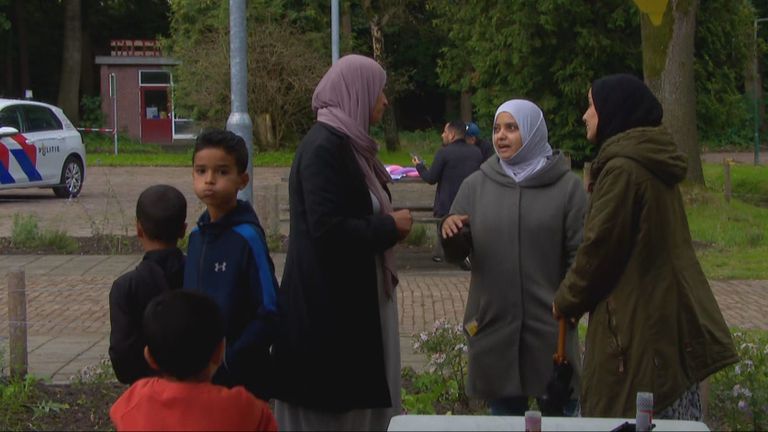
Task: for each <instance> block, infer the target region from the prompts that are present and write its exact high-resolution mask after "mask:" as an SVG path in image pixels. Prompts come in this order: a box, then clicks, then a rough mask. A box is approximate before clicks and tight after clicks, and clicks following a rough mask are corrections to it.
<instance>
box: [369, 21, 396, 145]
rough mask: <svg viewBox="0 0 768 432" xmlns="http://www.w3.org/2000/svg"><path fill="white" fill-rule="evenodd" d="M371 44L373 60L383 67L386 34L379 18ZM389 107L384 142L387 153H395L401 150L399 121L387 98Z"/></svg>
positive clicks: (391, 99)
mask: <svg viewBox="0 0 768 432" xmlns="http://www.w3.org/2000/svg"><path fill="white" fill-rule="evenodd" d="M370 27H371V38H372V40H371V42H372V44H373V59H374V60H376V61H377V62H378V63H379V64H380V65H382V66H383V67H385V69H386V66H385V65H384V61H383V59H384V34H383V33H382V31H381V23H380V20H379V17H378V16H374V17H373V18H372V19H371V21H370ZM387 99H388V100H389V106H387V109H385V110H384V117H383V118H382V122H381V125H382V127H383V128H384V141H385V143H386V146H387V151H390V152H394V151H397V150H400V136H399V135H398V133H397V119H396V118H395V111H394V104H395V101H394V98H390V97H389V96H387Z"/></svg>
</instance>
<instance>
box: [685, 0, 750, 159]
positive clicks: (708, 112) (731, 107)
mask: <svg viewBox="0 0 768 432" xmlns="http://www.w3.org/2000/svg"><path fill="white" fill-rule="evenodd" d="M699 7H700V9H699V14H698V18H697V22H696V41H695V46H696V63H695V65H694V68H695V74H696V81H695V83H696V95H697V98H696V113H697V122H698V129H699V132H700V138H701V141H702V143H703V144H705V145H706V146H708V147H713V148H717V147H721V146H724V145H725V146H748V145H749V144H750V143H751V142H752V133H753V131H754V117H753V102H754V100H753V99H752V98H750V97H746V96H745V95H744V93H743V88H744V68H745V67H746V65H747V64H748V60H749V58H750V56H751V50H752V46H753V45H752V43H753V38H754V34H753V27H754V24H753V20H754V19H755V11H754V8H753V6H752V3H751V2H750V1H749V0H736V1H733V0H708V1H704V2H701V3H700V6H699Z"/></svg>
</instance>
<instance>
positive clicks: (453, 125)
mask: <svg viewBox="0 0 768 432" xmlns="http://www.w3.org/2000/svg"><path fill="white" fill-rule="evenodd" d="M448 128H450V129H453V131H454V133H455V134H456V138H464V134H465V133H466V131H467V125H465V124H464V122H463V121H461V120H453V121H451V122H449V123H448Z"/></svg>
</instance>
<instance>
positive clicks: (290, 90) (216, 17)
mask: <svg viewBox="0 0 768 432" xmlns="http://www.w3.org/2000/svg"><path fill="white" fill-rule="evenodd" d="M225 6H226V3H221V2H218V1H216V2H208V3H200V2H189V3H187V2H181V1H179V2H174V3H173V4H172V11H173V12H172V13H173V20H172V27H171V28H172V36H171V40H170V42H171V46H172V47H173V55H174V57H175V58H177V59H179V60H181V62H182V66H181V67H179V68H177V70H176V72H175V75H174V76H175V79H176V81H175V84H176V92H175V95H176V101H177V106H178V107H179V109H182V110H183V109H186V110H188V112H189V114H191V115H192V116H193V117H195V118H196V119H197V120H200V121H202V122H203V123H205V124H209V125H218V126H219V127H221V126H222V125H224V124H225V123H226V120H227V116H228V115H229V110H230V76H229V73H228V71H229V23H228V20H227V17H228V12H227V13H225V11H226V10H227V9H226V8H225ZM248 7H249V9H248V14H249V16H248V107H249V111H251V112H253V113H256V114H255V116H256V119H257V122H256V123H257V127H264V126H265V125H267V124H269V125H270V126H268V128H269V129H268V130H259V131H258V132H259V135H261V136H264V137H267V136H274V138H275V139H274V140H271V139H264V140H262V142H260V143H259V144H260V147H261V148H262V149H267V148H269V146H271V145H274V144H275V143H276V145H278V146H286V144H288V143H289V142H290V143H293V142H295V141H294V138H296V136H297V135H299V134H302V133H303V132H304V131H306V130H307V129H308V128H309V126H311V124H312V123H313V120H314V116H313V114H312V111H311V105H310V101H311V99H312V93H313V91H314V88H315V86H316V85H317V83H318V82H319V81H320V78H321V77H322V75H323V73H325V71H326V70H327V68H328V66H329V64H330V60H331V57H330V50H328V49H327V48H324V47H323V46H321V44H320V42H319V40H318V37H317V36H318V35H317V34H316V33H312V32H309V31H308V32H305V33H302V32H300V31H298V30H297V29H296V28H295V27H294V25H293V24H292V22H291V21H292V20H299V21H302V22H305V23H306V22H307V21H306V20H309V21H312V18H311V14H296V13H295V11H293V12H294V13H290V14H288V13H284V11H282V9H280V8H277V7H276V8H275V9H271V10H269V12H268V13H266V14H265V9H263V8H254V4H253V3H249V5H248ZM195 22H197V23H199V24H200V25H198V26H195V25H194V23H195ZM264 114H267V115H268V116H267V117H266V118H269V122H266V121H264V122H262V126H259V119H261V118H265V117H263V116H264Z"/></svg>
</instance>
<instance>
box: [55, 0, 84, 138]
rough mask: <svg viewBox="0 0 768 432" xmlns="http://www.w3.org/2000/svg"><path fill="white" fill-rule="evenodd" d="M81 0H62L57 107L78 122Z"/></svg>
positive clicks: (74, 121) (72, 120)
mask: <svg viewBox="0 0 768 432" xmlns="http://www.w3.org/2000/svg"><path fill="white" fill-rule="evenodd" d="M80 2H81V0H64V49H63V51H62V61H61V81H60V84H59V107H60V108H61V109H62V110H63V111H64V114H66V115H67V117H68V118H69V120H70V121H71V122H72V123H74V124H75V125H77V124H78V123H79V120H80V117H79V105H80V104H79V102H80V66H81V58H82V52H81V51H82V43H83V39H82V33H81V32H82V30H81V29H82V15H81V14H80V9H81V3H80Z"/></svg>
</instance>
